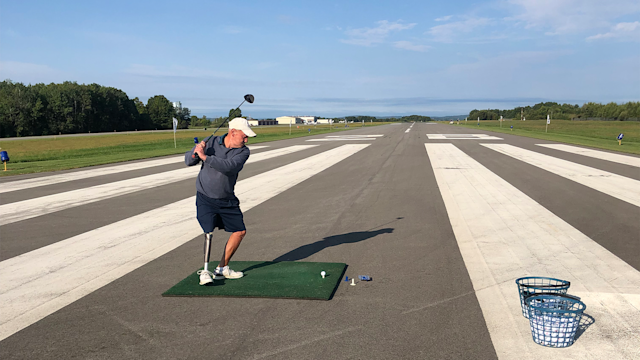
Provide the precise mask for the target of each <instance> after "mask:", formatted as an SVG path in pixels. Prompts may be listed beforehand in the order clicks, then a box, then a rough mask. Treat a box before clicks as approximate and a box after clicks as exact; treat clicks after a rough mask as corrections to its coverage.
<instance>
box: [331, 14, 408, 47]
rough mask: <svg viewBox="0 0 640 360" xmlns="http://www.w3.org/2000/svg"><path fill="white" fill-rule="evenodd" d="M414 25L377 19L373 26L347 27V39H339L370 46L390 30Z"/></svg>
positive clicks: (400, 29)
mask: <svg viewBox="0 0 640 360" xmlns="http://www.w3.org/2000/svg"><path fill="white" fill-rule="evenodd" d="M414 26H416V24H415V23H412V24H402V22H401V21H395V22H389V21H387V20H382V21H378V26H377V27H375V28H359V29H349V30H347V31H345V34H346V35H347V36H348V37H349V38H348V39H341V40H340V41H341V42H343V43H345V44H351V45H361V46H372V45H375V44H381V43H383V42H384V41H385V40H386V38H387V37H388V36H389V34H390V33H392V32H397V31H402V30H408V29H411V28H413V27H414Z"/></svg>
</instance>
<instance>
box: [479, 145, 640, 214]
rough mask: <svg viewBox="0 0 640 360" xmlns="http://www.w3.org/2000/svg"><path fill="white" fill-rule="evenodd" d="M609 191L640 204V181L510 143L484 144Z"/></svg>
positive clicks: (586, 184) (611, 193) (619, 197)
mask: <svg viewBox="0 0 640 360" xmlns="http://www.w3.org/2000/svg"><path fill="white" fill-rule="evenodd" d="M480 145H482V146H485V147H487V148H489V149H491V150H495V151H497V152H500V153H503V154H505V155H508V156H511V157H512V158H514V159H518V160H520V161H523V162H526V163H527V164H531V165H533V166H537V167H539V168H541V169H544V170H546V171H549V172H551V173H553V174H556V175H559V176H562V177H564V178H566V179H569V180H573V181H575V182H577V183H579V184H582V185H584V186H587V187H590V188H592V189H594V190H597V191H600V192H602V193H605V194H607V195H610V196H613V197H615V198H618V199H620V200H622V201H626V202H628V203H630V204H633V205H635V206H640V181H638V180H634V179H630V178H628V177H624V176H620V175H617V174H614V173H610V172H607V171H603V170H599V169H596V168H592V167H589V166H585V165H580V164H576V163H574V162H571V161H567V160H562V159H558V158H555V157H553V156H549V155H544V154H541V153H537V152H534V151H530V150H526V149H523V148H519V147H516V146H513V145H508V144H480Z"/></svg>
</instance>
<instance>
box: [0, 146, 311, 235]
mask: <svg viewBox="0 0 640 360" xmlns="http://www.w3.org/2000/svg"><path fill="white" fill-rule="evenodd" d="M314 146H318V145H294V146H289V147H286V148H282V149H276V150H270V151H265V152H261V153H257V154H254V155H251V156H250V157H249V159H248V160H247V164H250V163H253V162H257V161H262V160H267V159H271V158H274V157H277V156H282V155H286V154H291V153H294V152H297V151H301V150H306V149H309V148H312V147H314ZM183 161H184V158H183ZM199 171H200V166H198V165H195V166H191V167H187V168H182V169H177V170H171V171H165V172H161V173H157V174H152V175H146V176H140V177H136V178H132V179H127V180H121V181H115V182H112V183H107V184H102V185H96V186H91V187H88V188H83V189H77V190H72V191H66V192H62V193H58V194H52V195H48V196H42V197H38V198H33V199H29V200H24V201H18V202H15V203H10V204H5V205H1V206H0V225H6V224H11V223H14V222H16V221H21V220H26V219H30V218H34V217H36V216H41V215H46V214H50V213H53V212H56V211H61V210H65V209H69V208H72V207H76V206H80V205H85V204H89V203H93V202H96V201H101V200H105V199H109V198H113V197H116V196H121V195H126V194H130V193H133V192H136V191H141V190H146V189H151V188H154V187H158V186H162V185H166V184H170V183H174V182H177V181H181V180H185V179H189V178H192V177H195V176H197V174H198V172H199Z"/></svg>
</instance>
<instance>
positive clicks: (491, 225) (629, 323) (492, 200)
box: [425, 144, 640, 360]
mask: <svg viewBox="0 0 640 360" xmlns="http://www.w3.org/2000/svg"><path fill="white" fill-rule="evenodd" d="M425 147H426V150H427V153H428V154H429V160H430V161H431V166H432V167H433V171H434V174H435V177H436V181H437V183H438V186H439V188H440V192H441V194H442V198H443V200H444V204H445V207H446V209H447V213H448V214H449V220H450V222H451V226H452V228H453V232H454V234H455V237H456V241H457V243H458V246H459V248H460V252H461V254H462V257H463V259H464V262H465V265H466V268H467V270H468V272H469V276H470V278H471V281H472V283H473V287H474V290H475V292H476V297H477V299H478V302H479V304H480V307H481V309H482V313H483V315H484V319H485V321H486V324H487V328H488V330H489V334H490V336H491V340H492V342H493V345H494V347H495V349H496V353H497V355H498V358H500V359H518V360H521V359H532V360H533V359H535V360H539V359H541V358H554V359H555V358H562V359H600V360H601V359H637V358H638V355H640V337H639V336H638V334H640V272H638V271H637V270H636V269H634V268H633V267H631V266H630V265H628V264H627V263H626V262H624V261H622V260H621V259H619V258H618V257H617V256H615V255H614V254H612V253H611V252H609V251H608V250H606V249H605V248H603V247H602V246H600V245H599V244H598V243H596V242H595V241H593V240H592V239H590V238H589V237H587V236H586V235H584V234H582V233H581V232H580V231H578V230H577V229H575V228H574V227H572V226H571V225H569V224H568V223H566V222H565V221H564V220H562V219H561V218H559V217H558V216H556V215H555V214H553V213H552V212H550V211H549V210H547V209H546V208H544V207H543V206H541V205H540V204H538V203H537V202H536V201H534V200H533V199H531V198H529V197H528V196H527V195H525V194H524V193H523V192H521V191H520V190H518V189H517V188H515V187H514V186H512V185H511V184H509V183H508V182H506V181H505V180H504V179H502V178H500V177H499V176H497V175H496V174H494V173H493V172H491V171H490V170H489V169H487V168H485V167H484V166H482V165H481V164H480V163H478V162H477V161H475V160H473V159H472V158H471V157H469V156H468V155H467V154H465V153H464V152H462V151H461V150H460V149H458V148H457V147H455V146H454V145H453V144H425ZM523 276H549V277H554V278H560V279H565V280H569V281H571V287H570V288H569V292H568V293H569V294H572V295H576V296H579V297H581V298H582V301H583V302H584V303H585V304H586V305H587V308H586V310H585V314H588V315H590V316H592V317H593V318H594V319H595V323H593V324H592V325H591V326H590V327H589V328H588V329H587V330H586V331H585V332H584V334H582V336H581V337H580V338H579V339H578V341H576V343H575V344H574V345H572V346H571V347H569V348H566V349H551V348H546V347H543V346H540V345H537V344H535V343H534V342H533V340H532V338H531V330H530V328H529V320H528V319H525V318H524V317H523V316H522V313H521V310H520V301H519V297H518V291H517V286H516V284H515V279H517V278H519V277H523Z"/></svg>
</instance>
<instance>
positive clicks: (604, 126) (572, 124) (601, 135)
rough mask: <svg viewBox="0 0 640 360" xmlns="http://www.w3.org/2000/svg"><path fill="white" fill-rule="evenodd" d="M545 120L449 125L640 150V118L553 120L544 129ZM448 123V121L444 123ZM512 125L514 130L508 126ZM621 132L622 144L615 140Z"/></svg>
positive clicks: (609, 147) (602, 146)
mask: <svg viewBox="0 0 640 360" xmlns="http://www.w3.org/2000/svg"><path fill="white" fill-rule="evenodd" d="M546 123H547V121H546V120H527V121H520V120H506V121H503V124H502V128H500V121H498V120H481V121H480V125H479V126H478V125H477V124H478V122H477V121H468V122H466V124H465V122H464V121H460V125H457V123H454V125H451V126H464V127H467V128H473V129H482V130H489V131H496V132H502V133H507V134H513V135H520V136H527V137H532V138H537V139H543V140H551V141H558V142H563V143H568V144H575V145H584V146H590V147H594V148H600V149H606V150H615V151H620V152H626V153H631V154H640V122H638V121H571V120H552V121H551V124H550V125H549V129H548V132H547V133H545V125H546ZM447 124H448V123H447ZM511 125H513V130H511V128H510V127H511ZM620 133H623V134H624V138H623V139H622V146H620V145H618V140H616V138H617V136H618V134H620Z"/></svg>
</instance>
